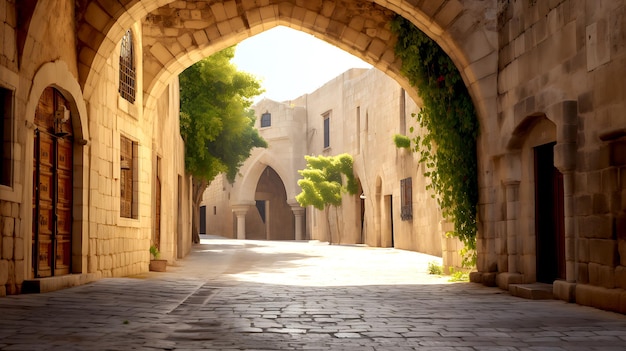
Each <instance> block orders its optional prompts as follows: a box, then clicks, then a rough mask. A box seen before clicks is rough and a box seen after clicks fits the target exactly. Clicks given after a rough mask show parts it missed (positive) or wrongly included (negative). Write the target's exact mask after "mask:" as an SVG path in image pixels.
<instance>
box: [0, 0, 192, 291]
mask: <svg viewBox="0 0 626 351" xmlns="http://www.w3.org/2000/svg"><path fill="white" fill-rule="evenodd" d="M74 5H75V3H74V2H73V1H70V0H63V1H55V2H48V1H40V2H35V3H32V2H29V3H23V2H21V3H19V4H17V5H16V2H14V1H1V2H0V10H1V11H0V17H2V19H3V23H4V25H3V26H2V27H1V28H0V31H1V36H0V37H1V38H2V45H1V47H3V48H4V50H2V54H1V55H0V86H1V87H2V88H3V89H6V90H8V91H10V92H11V94H10V95H11V96H10V99H9V100H10V103H11V108H10V109H8V110H5V112H7V111H8V113H10V114H11V115H10V116H8V117H7V118H8V119H9V120H10V122H11V125H10V126H9V128H7V133H5V135H4V138H5V140H4V143H3V148H4V150H6V151H7V152H8V153H9V155H10V157H9V158H8V160H9V161H7V162H6V163H5V160H4V159H3V165H2V167H3V169H5V167H10V168H11V179H10V182H8V183H7V184H3V185H0V228H1V240H0V296H3V295H6V294H16V293H20V292H21V291H22V290H23V289H24V290H28V291H50V290H55V289H59V288H64V287H68V286H73V285H77V284H83V283H86V282H88V281H91V280H94V279H98V278H100V277H112V276H115V277H119V276H126V275H131V274H137V273H141V272H145V271H147V269H148V261H149V252H148V248H149V246H150V240H151V237H152V235H153V231H154V223H153V221H154V214H155V212H154V209H155V198H154V193H155V191H154V190H155V189H154V183H155V182H154V179H155V177H154V175H155V174H156V172H157V168H156V166H155V167H154V168H153V165H155V164H156V158H157V156H160V157H161V165H160V168H161V169H160V171H161V181H162V193H163V194H164V197H163V199H162V201H161V206H162V223H161V224H162V225H161V232H162V234H161V235H162V242H163V244H164V245H163V247H162V251H163V257H165V258H167V259H168V260H170V261H174V260H175V259H176V258H178V257H183V256H184V255H185V254H186V253H187V252H189V250H190V247H191V235H190V211H189V209H190V202H189V199H190V196H189V181H188V179H187V178H186V177H185V176H184V163H183V162H184V158H183V150H184V147H183V142H182V139H181V138H180V134H179V133H177V132H176V131H178V128H179V127H178V85H177V81H174V82H172V83H171V84H170V85H169V86H168V87H167V88H166V89H164V91H163V93H162V94H161V95H160V96H159V97H158V98H157V99H156V103H155V106H156V107H155V108H154V110H151V109H145V108H144V106H143V95H142V94H141V92H142V91H143V86H142V85H141V82H142V81H143V79H142V75H141V72H142V67H143V66H142V60H141V57H142V52H141V47H142V40H141V38H142V33H141V25H140V23H135V24H134V25H132V27H131V28H132V30H133V34H134V37H135V42H134V45H135V62H136V63H137V65H136V67H137V72H138V73H137V86H136V88H137V91H138V92H139V93H138V94H137V99H136V100H135V102H134V103H130V102H128V101H126V100H124V99H122V98H121V97H120V96H119V94H118V82H119V66H118V64H119V62H118V60H119V53H120V46H119V42H117V43H115V45H113V46H112V50H110V51H109V52H107V57H106V60H105V62H106V65H105V67H104V69H103V71H102V74H101V75H100V76H99V79H98V80H93V81H92V87H93V92H94V93H93V94H92V95H91V96H90V98H89V99H86V98H85V96H84V95H83V90H82V89H83V88H82V87H81V85H80V84H79V83H78V71H79V69H78V65H77V62H78V59H77V51H76V49H77V48H76V46H75V43H76V41H77V38H76V36H77V35H78V34H77V33H75V32H74V29H75V28H76V22H75V21H76V18H75V17H74V14H75V11H74V10H75V8H74ZM16 6H17V7H18V8H17V9H16ZM17 13H19V14H20V15H22V16H32V17H30V18H29V17H24V18H20V19H19V20H17V19H16V15H17ZM52 18H54V21H52V20H51V19H52ZM19 55H22V56H21V58H20V59H19V60H20V65H19V68H18V66H17V65H16V61H17V60H18V56H19ZM50 86H52V87H54V88H55V89H57V90H58V91H59V92H60V93H61V94H62V95H63V97H64V98H65V99H66V100H67V101H68V103H69V106H68V108H69V110H70V121H71V125H72V128H73V135H74V145H73V149H74V151H73V159H74V165H73V187H72V193H73V208H72V210H71V211H72V223H71V227H72V247H71V269H70V273H72V274H69V275H58V276H55V277H52V278H42V279H36V277H34V272H33V265H32V263H31V262H33V259H32V255H33V251H32V247H33V245H32V242H33V239H32V238H33V235H32V228H33V226H32V225H31V223H33V222H35V223H37V222H38V219H34V218H33V210H32V206H31V204H32V202H33V193H34V190H33V177H32V174H33V161H32V160H33V152H34V145H33V144H34V143H33V141H34V130H35V128H36V126H35V124H34V114H35V111H36V109H37V105H38V102H39V98H40V96H41V93H42V91H43V90H44V89H45V88H47V87H50ZM158 130H163V131H172V133H157V132H155V131H158ZM122 135H123V136H126V137H129V138H131V139H132V140H133V141H135V142H136V167H135V169H136V175H135V178H134V180H135V184H134V186H135V189H137V190H136V191H135V198H136V199H137V200H136V203H135V204H134V208H135V213H136V215H135V216H133V218H130V219H129V218H121V217H120V185H119V183H120V136H122ZM7 136H9V137H8V139H6V138H7ZM5 146H6V147H5ZM164 150H166V151H164ZM170 152H171V154H170ZM23 204H28V206H24V205H23ZM24 223H28V224H24ZM186 234H188V235H186Z"/></svg>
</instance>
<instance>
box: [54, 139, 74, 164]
mask: <svg viewBox="0 0 626 351" xmlns="http://www.w3.org/2000/svg"><path fill="white" fill-rule="evenodd" d="M58 154H59V155H58V159H57V168H58V169H59V170H65V171H71V170H72V143H71V141H69V140H65V139H61V140H59V147H58Z"/></svg>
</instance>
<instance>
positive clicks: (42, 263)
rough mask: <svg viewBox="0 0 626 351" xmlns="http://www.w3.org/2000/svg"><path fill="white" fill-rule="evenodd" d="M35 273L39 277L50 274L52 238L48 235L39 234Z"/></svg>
mask: <svg viewBox="0 0 626 351" xmlns="http://www.w3.org/2000/svg"><path fill="white" fill-rule="evenodd" d="M38 247H39V249H38V251H39V253H38V257H37V274H38V276H39V277H49V276H51V275H52V262H51V259H52V240H51V237H50V235H43V234H39V245H38Z"/></svg>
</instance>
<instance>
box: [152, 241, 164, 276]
mask: <svg viewBox="0 0 626 351" xmlns="http://www.w3.org/2000/svg"><path fill="white" fill-rule="evenodd" d="M159 256H161V252H159V248H158V247H156V245H151V246H150V266H149V269H150V271H152V272H165V268H166V267H167V260H161V259H159Z"/></svg>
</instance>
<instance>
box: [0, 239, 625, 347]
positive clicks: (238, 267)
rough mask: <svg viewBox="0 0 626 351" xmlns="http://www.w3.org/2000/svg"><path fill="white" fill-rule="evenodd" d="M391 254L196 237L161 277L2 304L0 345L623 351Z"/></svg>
mask: <svg viewBox="0 0 626 351" xmlns="http://www.w3.org/2000/svg"><path fill="white" fill-rule="evenodd" d="M432 260H438V259H436V258H434V257H431V256H426V255H421V254H417V253H413V252H407V251H402V250H394V249H374V248H366V247H358V246H337V245H334V246H328V245H323V244H320V243H315V242H297V243H296V242H261V241H236V240H226V239H220V238H217V237H210V238H208V239H203V240H202V244H201V245H197V246H194V248H193V253H192V254H191V255H190V256H188V257H187V258H185V259H184V260H180V261H179V262H178V263H177V264H176V266H173V267H168V272H166V273H146V274H144V275H141V276H135V277H130V278H118V279H102V280H100V281H97V282H95V283H92V284H88V285H84V286H80V287H76V288H71V289H66V290H62V291H57V292H53V293H47V294H40V295H20V296H9V297H7V298H0V350H413V349H415V350H459V351H460V350H468V351H469V350H536V351H540V350H541V351H544V350H545V351H548V350H550V351H552V350H603V351H604V350H626V316H623V315H618V314H614V313H609V312H604V311H599V310H595V309H591V308H587V307H582V306H578V305H574V304H567V303H564V302H561V301H556V300H554V301H530V300H523V299H520V298H515V297H511V296H509V295H508V294H507V293H506V292H504V291H502V290H499V289H497V288H486V287H483V286H481V285H476V284H471V283H449V282H447V278H441V277H435V276H431V275H428V274H426V270H427V264H428V262H430V261H432Z"/></svg>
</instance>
